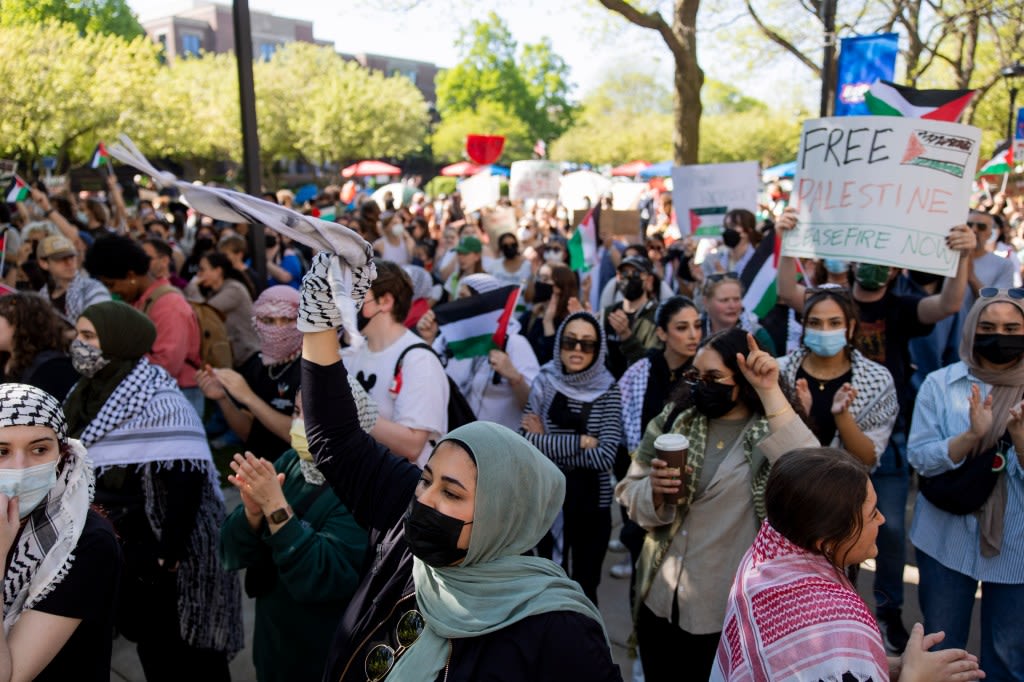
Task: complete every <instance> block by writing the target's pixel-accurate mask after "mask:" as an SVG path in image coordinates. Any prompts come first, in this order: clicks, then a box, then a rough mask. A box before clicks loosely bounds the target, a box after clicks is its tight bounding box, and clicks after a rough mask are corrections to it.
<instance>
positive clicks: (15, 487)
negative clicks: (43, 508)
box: [0, 461, 57, 518]
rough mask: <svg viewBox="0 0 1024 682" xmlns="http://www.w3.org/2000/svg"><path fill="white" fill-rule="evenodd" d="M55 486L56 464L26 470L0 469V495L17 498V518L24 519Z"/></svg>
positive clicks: (41, 465) (50, 463) (49, 463)
mask: <svg viewBox="0 0 1024 682" xmlns="http://www.w3.org/2000/svg"><path fill="white" fill-rule="evenodd" d="M55 485H57V462H56V461H53V462H46V463H45V464H39V465H37V466H34V467H29V468H28V469H0V493H3V494H4V495H7V496H8V497H17V498H18V516H19V517H21V518H25V517H26V516H28V515H29V514H31V513H32V510H33V509H35V508H36V507H38V506H39V503H40V502H42V501H43V500H44V499H46V496H47V494H49V492H50V490H51V489H52V488H53V486H55Z"/></svg>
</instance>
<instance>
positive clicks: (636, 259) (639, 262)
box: [618, 256, 654, 275]
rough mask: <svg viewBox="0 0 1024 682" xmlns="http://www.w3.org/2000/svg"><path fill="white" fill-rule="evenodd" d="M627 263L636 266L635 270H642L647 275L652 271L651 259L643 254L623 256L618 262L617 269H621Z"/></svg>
mask: <svg viewBox="0 0 1024 682" xmlns="http://www.w3.org/2000/svg"><path fill="white" fill-rule="evenodd" d="M627 265H628V266H632V267H633V268H636V271H637V272H644V273H647V274H648V275H649V274H651V273H652V272H654V268H653V267H651V261H649V260H647V259H646V258H644V257H643V256H630V257H629V258H623V259H622V262H621V263H619V267H618V269H619V270H621V269H622V268H624V267H626V266H627Z"/></svg>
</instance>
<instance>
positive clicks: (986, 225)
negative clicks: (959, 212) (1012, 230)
mask: <svg viewBox="0 0 1024 682" xmlns="http://www.w3.org/2000/svg"><path fill="white" fill-rule="evenodd" d="M967 227H971V228H974V229H975V230H987V229H989V228H990V227H992V225H990V224H989V223H976V222H971V221H970V220H968V221H967Z"/></svg>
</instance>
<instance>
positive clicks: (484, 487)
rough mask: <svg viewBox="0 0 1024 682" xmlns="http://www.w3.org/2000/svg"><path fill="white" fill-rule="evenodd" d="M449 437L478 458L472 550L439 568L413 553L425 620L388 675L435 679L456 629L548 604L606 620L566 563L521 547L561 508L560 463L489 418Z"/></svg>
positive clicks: (545, 608) (516, 616) (489, 625)
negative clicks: (570, 574) (454, 563)
mask: <svg viewBox="0 0 1024 682" xmlns="http://www.w3.org/2000/svg"><path fill="white" fill-rule="evenodd" d="M445 441H448V442H453V443H455V444H457V445H460V446H461V447H463V448H464V449H465V450H467V451H468V452H470V453H471V455H472V457H473V458H474V459H475V460H476V467H477V480H476V502H475V507H474V511H473V526H472V528H473V531H472V535H470V539H469V550H468V552H467V554H466V558H465V559H464V560H463V561H462V563H461V564H459V565H457V566H447V567H444V568H434V567H432V566H428V565H427V564H425V563H423V562H422V561H420V560H419V559H414V560H413V578H414V580H415V582H416V602H417V604H418V605H419V610H420V612H421V613H422V614H423V617H424V620H425V621H426V628H425V629H424V631H423V633H422V634H421V635H420V636H419V638H418V639H417V640H416V642H415V643H413V644H412V646H410V647H409V649H408V651H406V652H405V653H404V654H403V655H402V656H401V658H399V659H398V662H397V663H396V664H395V667H394V669H393V670H392V671H391V673H390V674H389V675H388V677H389V679H395V680H429V681H432V680H434V679H436V678H437V675H438V673H439V672H440V671H441V669H442V668H444V666H445V662H446V661H447V660H448V653H449V648H448V640H449V639H461V638H465V637H477V636H480V635H486V634H488V633H491V632H496V631H498V630H501V629H502V628H505V627H507V626H509V625H512V624H513V623H516V622H518V621H521V620H523V619H524V618H528V617H530V616H534V615H537V614H540V613H549V612H553V611H573V612H576V613H581V614H583V615H585V616H589V617H591V618H593V619H594V620H596V621H597V622H598V623H601V627H602V629H603V628H604V622H603V621H602V620H601V614H600V613H599V612H598V610H597V607H595V606H594V605H593V604H592V603H591V602H590V600H589V599H587V597H586V596H585V595H584V594H583V590H582V589H580V586H579V584H578V583H576V582H575V581H573V580H570V579H569V578H568V577H567V576H566V575H565V571H563V570H562V568H561V567H560V566H559V565H558V564H556V563H554V562H552V561H549V560H548V559H542V558H539V557H532V556H522V554H523V552H526V551H529V550H530V549H532V548H533V547H535V546H536V545H537V543H538V542H539V541H540V540H541V538H543V537H544V534H545V533H547V531H548V530H549V529H550V528H551V525H552V524H553V523H554V521H555V517H556V516H557V515H558V512H559V511H560V510H561V508H562V501H563V499H564V497H565V476H563V475H562V472H560V471H559V470H558V467H556V466H555V465H554V464H553V463H552V462H551V460H549V459H548V458H547V457H546V456H544V454H543V453H541V452H540V450H538V449H537V448H535V447H534V446H532V445H530V443H529V442H527V440H526V439H525V438H523V437H522V436H520V435H519V434H517V433H515V432H513V431H511V430H509V429H507V428H505V427H504V426H499V425H498V424H493V423H491V422H473V423H470V424H467V425H465V426H462V427H459V428H458V429H455V430H454V431H452V432H451V433H449V434H448V436H447V437H446V438H444V439H443V440H442V441H441V442H442V443H443V442H445ZM605 638H606V639H607V633H606V634H605Z"/></svg>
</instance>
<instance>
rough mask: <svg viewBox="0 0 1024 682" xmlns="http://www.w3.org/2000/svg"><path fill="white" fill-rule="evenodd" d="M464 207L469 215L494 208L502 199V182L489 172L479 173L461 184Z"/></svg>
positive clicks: (460, 190)
mask: <svg viewBox="0 0 1024 682" xmlns="http://www.w3.org/2000/svg"><path fill="white" fill-rule="evenodd" d="M459 193H460V194H461V195H462V207H463V209H464V210H465V211H466V212H467V213H472V212H473V211H479V210H480V209H481V208H485V207H487V206H494V205H495V204H497V203H498V199H500V198H501V180H500V179H499V178H498V176H496V175H491V172H490V171H489V170H485V171H483V172H482V173H477V174H476V175H474V176H473V177H471V178H467V179H465V180H463V181H462V182H461V183H459Z"/></svg>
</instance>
